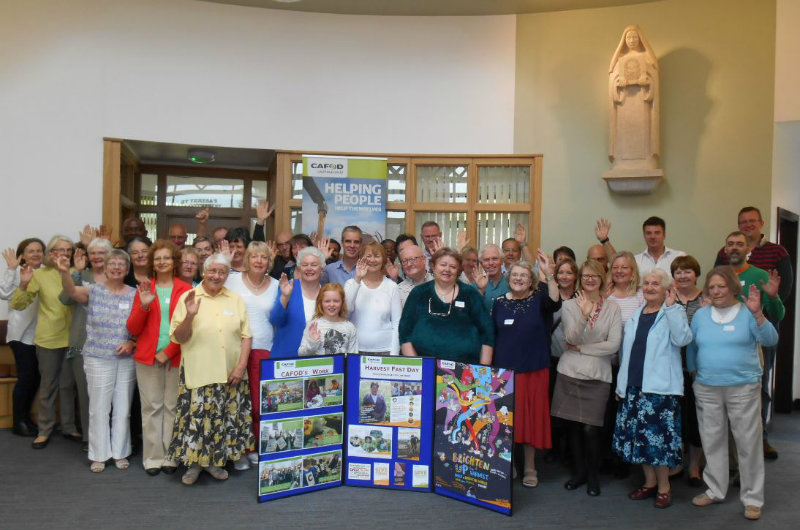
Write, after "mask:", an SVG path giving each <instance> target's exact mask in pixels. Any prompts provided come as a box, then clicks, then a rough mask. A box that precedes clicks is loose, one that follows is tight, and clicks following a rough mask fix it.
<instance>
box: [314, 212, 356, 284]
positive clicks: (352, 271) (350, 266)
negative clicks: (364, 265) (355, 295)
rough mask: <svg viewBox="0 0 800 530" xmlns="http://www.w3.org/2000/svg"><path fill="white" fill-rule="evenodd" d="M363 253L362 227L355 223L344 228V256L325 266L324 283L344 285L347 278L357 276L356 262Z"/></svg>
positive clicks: (342, 254)
mask: <svg viewBox="0 0 800 530" xmlns="http://www.w3.org/2000/svg"><path fill="white" fill-rule="evenodd" d="M360 253H361V229H360V228H359V227H357V226H355V225H350V226H346V227H344V230H342V253H341V256H342V258H341V259H340V260H339V261H335V262H333V263H331V264H329V265H327V266H326V267H325V271H324V272H323V273H322V283H323V284H326V283H334V282H335V283H339V284H341V285H342V287H344V284H345V283H347V280H349V279H350V278H355V276H356V264H357V263H358V256H359V254H360Z"/></svg>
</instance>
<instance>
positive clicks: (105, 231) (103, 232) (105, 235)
mask: <svg viewBox="0 0 800 530" xmlns="http://www.w3.org/2000/svg"><path fill="white" fill-rule="evenodd" d="M97 237H99V238H102V239H108V240H109V241H111V229H110V228H109V227H107V226H106V225H100V228H98V229H97Z"/></svg>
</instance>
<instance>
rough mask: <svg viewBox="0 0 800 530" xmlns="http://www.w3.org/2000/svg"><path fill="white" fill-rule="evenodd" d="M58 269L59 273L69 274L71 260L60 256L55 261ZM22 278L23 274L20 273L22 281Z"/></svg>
mask: <svg viewBox="0 0 800 530" xmlns="http://www.w3.org/2000/svg"><path fill="white" fill-rule="evenodd" d="M55 266H56V269H58V272H66V273H68V274H69V258H68V257H66V256H59V257H57V258H56V260H55ZM21 276H22V272H20V279H21Z"/></svg>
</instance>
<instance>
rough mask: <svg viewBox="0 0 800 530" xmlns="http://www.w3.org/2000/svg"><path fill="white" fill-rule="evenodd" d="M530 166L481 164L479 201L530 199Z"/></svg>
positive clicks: (518, 200) (526, 200)
mask: <svg viewBox="0 0 800 530" xmlns="http://www.w3.org/2000/svg"><path fill="white" fill-rule="evenodd" d="M530 190H531V167H530V166H481V167H479V168H478V202H484V203H485V202H498V203H510V202H522V203H528V202H529V201H530V196H531V195H530V193H531V191H530Z"/></svg>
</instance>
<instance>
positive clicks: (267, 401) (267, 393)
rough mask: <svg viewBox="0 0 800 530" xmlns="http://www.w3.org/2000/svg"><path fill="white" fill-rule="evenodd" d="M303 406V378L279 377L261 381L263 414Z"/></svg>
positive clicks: (297, 408)
mask: <svg viewBox="0 0 800 530" xmlns="http://www.w3.org/2000/svg"><path fill="white" fill-rule="evenodd" d="M302 408H303V380H302V379H277V380H271V381H262V382H261V414H272V413H274V412H287V411H290V410H301V409H302Z"/></svg>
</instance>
